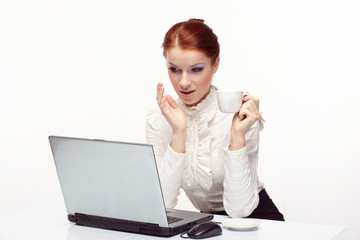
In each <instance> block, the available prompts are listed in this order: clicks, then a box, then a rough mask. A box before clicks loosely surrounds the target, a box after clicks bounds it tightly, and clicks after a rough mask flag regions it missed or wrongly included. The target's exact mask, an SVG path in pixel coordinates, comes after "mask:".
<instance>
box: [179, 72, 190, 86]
mask: <svg viewBox="0 0 360 240" xmlns="http://www.w3.org/2000/svg"><path fill="white" fill-rule="evenodd" d="M190 85H191V81H190V79H189V76H188V74H187V73H186V72H185V71H184V72H183V74H182V75H181V79H180V86H181V88H182V89H184V90H186V89H189V88H190Z"/></svg>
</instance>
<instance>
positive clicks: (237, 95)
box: [216, 90, 243, 113]
mask: <svg viewBox="0 0 360 240" xmlns="http://www.w3.org/2000/svg"><path fill="white" fill-rule="evenodd" d="M216 96H217V100H218V104H219V108H220V111H222V112H224V113H236V112H238V111H239V110H240V107H241V105H242V99H243V91H233V90H216Z"/></svg>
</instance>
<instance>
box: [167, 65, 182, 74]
mask: <svg viewBox="0 0 360 240" xmlns="http://www.w3.org/2000/svg"><path fill="white" fill-rule="evenodd" d="M169 69H170V71H172V72H174V73H176V72H180V70H179V69H178V68H176V67H174V66H170V67H169Z"/></svg>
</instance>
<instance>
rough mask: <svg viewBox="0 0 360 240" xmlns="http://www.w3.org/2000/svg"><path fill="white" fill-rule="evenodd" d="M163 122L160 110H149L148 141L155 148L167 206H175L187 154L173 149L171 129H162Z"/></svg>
mask: <svg viewBox="0 0 360 240" xmlns="http://www.w3.org/2000/svg"><path fill="white" fill-rule="evenodd" d="M162 123H164V119H162V115H161V114H160V113H159V112H157V111H156V110H155V111H151V112H149V114H148V116H147V121H146V141H147V142H148V143H150V144H152V145H153V148H154V152H155V156H156V163H157V167H158V172H159V177H160V182H161V188H162V192H163V197H164V201H165V206H166V208H174V207H175V206H176V204H177V197H178V195H179V194H180V187H181V184H182V181H183V179H182V176H183V169H184V162H185V156H186V154H185V153H182V154H181V153H176V152H174V151H173V150H172V149H171V147H170V140H171V136H170V135H169V136H166V135H167V134H169V131H162V130H163V129H162V128H164V127H166V125H164V124H162ZM167 130H169V129H167ZM169 139H170V140H169Z"/></svg>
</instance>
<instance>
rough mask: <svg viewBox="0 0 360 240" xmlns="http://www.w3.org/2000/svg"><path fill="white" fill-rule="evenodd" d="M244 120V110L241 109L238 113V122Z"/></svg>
mask: <svg viewBox="0 0 360 240" xmlns="http://www.w3.org/2000/svg"><path fill="white" fill-rule="evenodd" d="M245 118H246V110H245V109H241V110H240V111H239V119H240V121H242V120H244V119H245Z"/></svg>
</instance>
